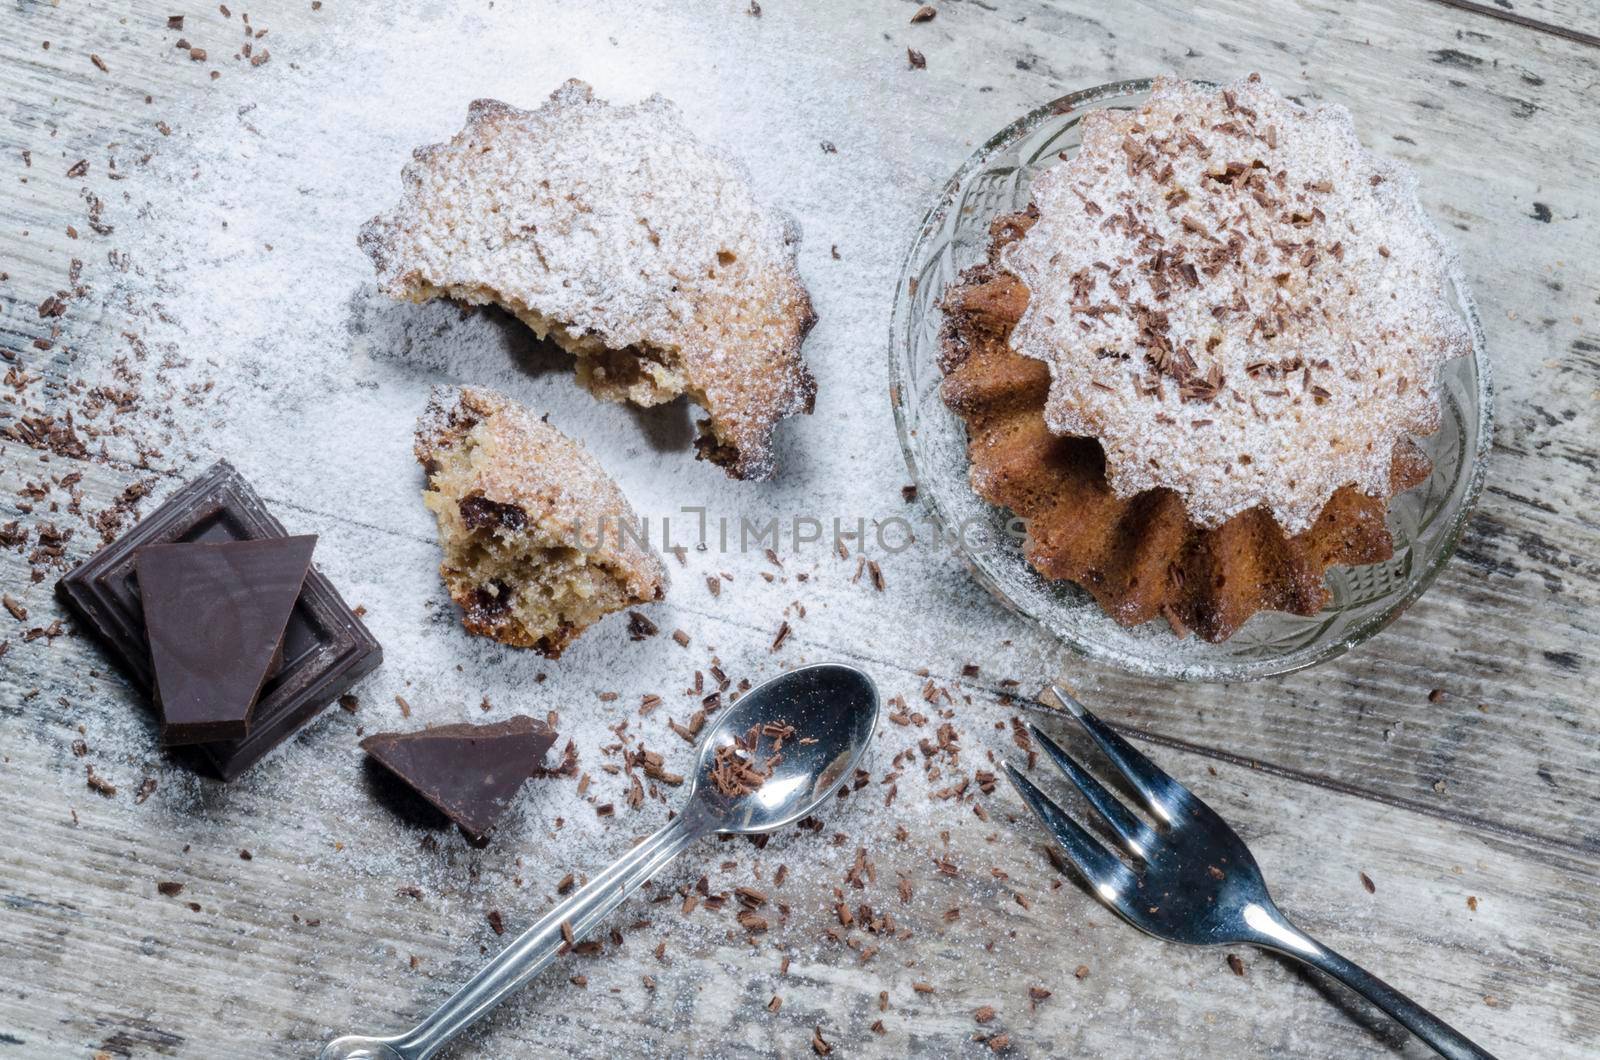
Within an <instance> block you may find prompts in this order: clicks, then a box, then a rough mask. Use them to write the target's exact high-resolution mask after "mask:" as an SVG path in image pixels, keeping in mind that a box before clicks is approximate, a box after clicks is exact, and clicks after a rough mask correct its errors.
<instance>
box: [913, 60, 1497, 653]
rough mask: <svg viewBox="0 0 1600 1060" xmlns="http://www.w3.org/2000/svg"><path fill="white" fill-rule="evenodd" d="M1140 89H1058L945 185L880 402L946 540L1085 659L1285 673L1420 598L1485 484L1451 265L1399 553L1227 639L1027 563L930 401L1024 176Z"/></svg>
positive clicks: (1475, 387) (1134, 98) (1481, 396)
mask: <svg viewBox="0 0 1600 1060" xmlns="http://www.w3.org/2000/svg"><path fill="white" fill-rule="evenodd" d="M1150 84H1151V83H1150V82H1149V81H1148V80H1140V81H1121V82H1118V83H1116V84H1110V85H1101V86H1100V87H1098V88H1091V89H1088V90H1086V91H1082V92H1076V93H1073V94H1072V95H1070V96H1063V97H1062V98H1060V99H1058V100H1056V101H1055V102H1053V103H1049V104H1046V105H1045V106H1043V107H1040V108H1039V109H1038V110H1036V111H1034V112H1033V113H1031V114H1029V115H1027V116H1026V117H1023V118H1021V119H1019V120H1018V121H1015V122H1013V123H1011V124H1010V125H1008V126H1007V127H1006V128H1004V129H1002V130H1001V131H1000V132H999V133H997V134H996V135H995V136H994V137H993V138H992V139H991V140H990V141H989V142H988V143H986V144H984V145H983V147H981V148H980V149H979V150H978V151H977V153H976V154H974V155H973V156H972V157H971V158H970V159H968V160H967V162H966V164H965V165H963V166H962V167H961V168H960V169H959V170H957V171H956V174H955V176H953V177H951V178H950V183H949V184H947V185H946V186H945V188H944V190H943V191H942V192H940V194H939V198H938V200H937V201H936V202H935V203H934V204H933V208H932V209H930V210H929V211H928V213H927V216H926V217H924V218H923V221H922V226H921V228H920V229H919V230H918V232H917V236H916V239H915V240H914V241H913V242H912V244H911V250H910V253H908V254H907V255H906V261H905V266H904V268H903V269H902V270H901V274H900V281H899V287H898V289H897V290H896V293H895V306H894V317H893V320H892V322H891V324H890V341H889V373H890V382H891V386H890V391H889V392H890V398H891V401H892V402H893V404H894V414H895V423H896V426H897V427H898V429H899V432H900V444H901V447H902V448H903V449H904V451H905V456H906V463H907V465H908V466H909V467H910V469H911V475H912V478H913V479H914V480H915V482H916V484H917V489H918V495H919V496H920V497H923V498H926V500H927V502H928V504H929V506H930V508H931V511H932V515H933V518H934V519H935V520H936V521H937V523H938V524H939V526H940V527H941V529H942V531H943V533H944V535H945V539H946V540H951V541H954V542H955V543H957V545H958V546H959V551H960V553H961V555H962V557H963V558H964V560H965V561H966V563H967V566H968V567H969V568H970V569H971V571H972V573H973V575H974V577H976V578H977V580H978V581H979V582H981V583H982V584H983V585H984V586H985V587H986V588H987V589H988V590H989V591H990V592H992V593H993V594H994V595H995V596H997V597H998V598H999V599H1000V600H1002V601H1003V602H1005V603H1006V604H1007V605H1009V606H1010V607H1011V608H1013V609H1014V610H1016V611H1018V612H1020V613H1022V614H1024V615H1026V616H1028V617H1029V618H1031V619H1033V620H1034V621H1036V622H1038V623H1039V624H1040V625H1042V626H1043V627H1044V628H1045V629H1047V630H1049V631H1050V632H1051V633H1052V634H1054V635H1055V636H1057V637H1059V638H1060V639H1061V640H1062V641H1064V642H1065V643H1066V644H1068V645H1069V646H1071V647H1072V648H1074V649H1076V650H1077V651H1079V652H1081V653H1083V654H1084V655H1086V656H1088V657H1090V658H1092V659H1095V660H1098V661H1100V662H1105V663H1109V664H1111V665H1113V666H1117V667H1121V668H1122V669H1125V670H1130V671H1133V672H1135V673H1141V674H1149V675H1153V676H1161V677H1171V678H1181V679H1187V680H1215V681H1232V680H1239V679H1242V678H1255V677H1266V676H1269V675H1272V674H1282V673H1288V672H1289V671H1291V670H1298V669H1300V668H1302V667H1306V666H1312V665H1314V664H1316V663H1319V662H1323V661H1325V660H1327V659H1331V658H1334V657H1335V656H1337V655H1341V654H1343V653H1344V652H1347V651H1349V650H1350V649H1351V648H1353V647H1355V646H1356V645H1357V644H1360V643H1361V642H1362V641H1364V640H1366V639H1367V638H1368V637H1370V636H1372V635H1373V634H1374V633H1376V632H1378V630H1380V629H1382V628H1383V627H1384V626H1386V625H1388V624H1389V622H1391V621H1392V620H1393V619H1394V618H1395V617H1396V616H1397V615H1399V614H1400V613H1401V612H1402V611H1404V610H1405V609H1406V608H1407V607H1408V606H1409V605H1410V604H1411V603H1412V601H1414V600H1416V599H1417V598H1418V597H1419V596H1421V595H1422V593H1423V591H1424V590H1426V589H1427V587H1428V586H1429V584H1431V583H1432V581H1433V579H1434V577H1435V576H1436V575H1437V574H1438V573H1439V570H1440V569H1441V568H1442V567H1443V566H1444V563H1445V561H1446V560H1447V559H1449V558H1450V554H1451V553H1452V552H1453V551H1455V547H1456V542H1457V541H1458V540H1459V539H1460V537H1461V531H1462V529H1463V527H1464V526H1465V524H1466V521H1467V517H1468V516H1469V515H1470V514H1471V512H1472V506H1473V504H1474V503H1475V502H1476V500H1477V498H1478V492H1479V490H1480V489H1481V487H1482V485H1483V474H1484V467H1485V458H1486V456H1487V454H1488V449H1489V443H1490V436H1491V433H1492V432H1491V430H1490V417H1491V412H1492V406H1493V400H1492V392H1491V388H1490V380H1489V366H1488V363H1487V361H1486V359H1485V356H1484V351H1483V329H1482V327H1481V325H1480V324H1479V322H1478V314H1477V310H1476V308H1475V307H1474V305H1473V302H1472V296H1471V294H1470V293H1469V292H1468V291H1467V288H1466V286H1465V284H1464V283H1463V282H1462V280H1461V277H1460V275H1459V273H1458V270H1457V269H1456V268H1455V266H1454V264H1453V263H1452V265H1451V270H1450V277H1451V285H1452V291H1453V294H1454V299H1455V303H1456V306H1457V308H1458V309H1459V310H1460V312H1461V314H1462V316H1463V318H1464V319H1465V320H1466V322H1467V324H1468V326H1469V328H1470V330H1471V333H1472V356H1471V357H1460V358H1457V359H1455V360H1453V361H1450V362H1449V363H1447V364H1446V365H1445V367H1444V369H1443V370H1442V372H1441V374H1440V393H1441V397H1442V405H1443V417H1442V422H1441V424H1440V428H1439V430H1438V431H1437V432H1435V433H1434V434H1433V435H1431V436H1429V437H1427V438H1419V439H1417V441H1418V442H1419V443H1420V444H1421V446H1422V448H1423V449H1424V450H1425V451H1426V452H1427V454H1428V456H1429V457H1430V458H1431V459H1432V460H1433V474H1432V475H1430V476H1429V477H1428V480H1427V481H1426V482H1424V483H1423V484H1422V485H1420V486H1418V487H1417V488H1416V489H1413V490H1408V491H1407V492H1405V493H1402V494H1400V495H1399V496H1397V497H1395V498H1394V499H1393V501H1391V502H1390V505H1389V529H1390V531H1391V532H1392V533H1393V535H1394V544H1395V552H1394V557H1393V558H1392V559H1390V560H1388V561H1387V562H1384V563H1373V564H1369V565H1366V566H1361V567H1333V568H1330V569H1329V571H1328V586H1329V588H1330V589H1331V590H1332V599H1331V601H1330V602H1329V604H1328V606H1327V607H1326V608H1324V609H1323V611H1322V612H1321V613H1319V614H1316V615H1312V616H1309V617H1301V616H1298V615H1290V614H1285V613H1282V612H1261V613H1260V614H1257V615H1256V616H1255V617H1254V618H1252V619H1251V620H1250V621H1249V622H1247V623H1245V625H1244V626H1242V627H1241V628H1240V629H1239V630H1238V631H1237V632H1236V633H1234V635H1233V636H1232V637H1231V638H1229V639H1228V640H1226V641H1224V642H1223V643H1221V644H1209V643H1207V642H1205V641H1203V640H1201V639H1199V638H1198V637H1194V636H1190V637H1186V638H1183V639H1180V638H1178V637H1177V636H1175V635H1174V634H1173V633H1172V631H1171V629H1170V628H1169V627H1168V626H1167V624H1166V622H1165V621H1163V620H1159V619H1158V620H1156V621H1153V622H1147V623H1145V624H1144V625H1142V626H1139V627H1136V628H1133V629H1125V628H1123V627H1122V626H1119V625H1117V624H1116V623H1115V622H1114V621H1112V620H1111V619H1110V618H1108V617H1107V616H1106V614H1105V613H1104V612H1103V611H1102V610H1101V609H1100V607H1099V605H1098V604H1096V603H1095V602H1094V599H1093V598H1092V597H1090V596H1089V594H1088V593H1086V592H1084V591H1083V590H1081V589H1079V588H1078V587H1077V586H1075V585H1072V584H1070V583H1067V582H1049V581H1046V580H1045V579H1044V578H1042V577H1040V576H1039V575H1038V573H1037V572H1035V571H1034V569H1033V568H1032V567H1031V566H1029V565H1028V563H1027V561H1026V560H1025V559H1024V558H1023V554H1022V547H1021V541H1020V539H1019V537H1018V536H1017V535H1016V534H1015V533H1012V532H1010V531H1009V529H1008V523H1011V522H1012V521H1013V518H1014V517H1013V516H1012V515H1011V513H1009V512H1007V511H1005V510H1003V509H999V508H996V507H994V506H992V505H990V504H988V503H987V502H985V501H983V500H982V499H981V498H979V497H978V496H977V494H975V493H974V492H973V491H972V489H971V487H970V485H969V484H968V478H967V472H968V467H967V450H966V446H967V436H966V428H965V426H964V425H963V423H962V422H961V420H960V418H959V417H957V416H956V415H955V414H954V413H953V412H951V411H950V410H949V409H947V408H946V407H945V405H944V402H943V401H941V400H940V398H939V384H940V382H941V378H942V377H941V375H940V373H939V368H938V350H939V328H940V325H941V323H942V314H941V313H940V310H939V303H940V301H941V300H942V299H943V297H944V291H945V288H946V286H947V285H949V284H950V283H952V282H954V281H955V280H956V278H957V276H958V274H959V273H960V272H961V270H963V269H965V268H967V267H968V266H971V265H973V264H976V263H977V262H979V261H981V260H983V258H984V257H985V255H986V254H987V251H988V243H989V222H990V221H991V220H993V219H994V218H995V217H996V216H998V215H1000V214H1006V213H1012V212H1014V211H1017V210H1021V209H1022V208H1024V207H1025V206H1026V205H1027V203H1028V199H1029V188H1030V186H1031V184H1032V182H1033V179H1034V178H1035V177H1036V176H1038V175H1039V174H1040V173H1042V172H1043V171H1044V170H1045V169H1047V168H1048V167H1050V166H1052V165H1055V164H1057V163H1058V162H1059V161H1060V159H1061V153H1062V152H1065V153H1066V155H1067V157H1071V156H1072V155H1073V154H1074V153H1076V152H1077V149H1078V146H1079V136H1078V124H1079V122H1080V121H1081V120H1082V118H1083V116H1084V115H1085V114H1086V113H1088V112H1089V111H1091V110H1094V109H1097V108H1102V107H1111V108H1115V109H1122V110H1132V109H1135V108H1137V107H1138V106H1139V105H1140V104H1142V103H1143V102H1144V101H1145V99H1146V98H1147V97H1148V96H1149V92H1150Z"/></svg>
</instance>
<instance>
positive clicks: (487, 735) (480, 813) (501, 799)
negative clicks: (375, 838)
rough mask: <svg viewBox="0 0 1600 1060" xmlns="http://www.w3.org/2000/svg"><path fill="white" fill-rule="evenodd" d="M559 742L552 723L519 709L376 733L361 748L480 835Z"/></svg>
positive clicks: (472, 833) (463, 827)
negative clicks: (483, 720) (465, 721)
mask: <svg viewBox="0 0 1600 1060" xmlns="http://www.w3.org/2000/svg"><path fill="white" fill-rule="evenodd" d="M555 742H556V734H555V731H554V730H552V729H551V728H550V726H548V725H546V724H545V723H544V722H542V721H537V720H535V719H533V718H529V717H524V716H521V715H519V716H517V717H515V718H510V719H508V720H506V721H498V722H494V723H493V724H490V725H440V726H438V727H436V728H432V729H422V730H420V731H418V732H380V733H374V734H372V735H371V736H368V737H367V738H366V739H365V740H362V741H361V749H362V750H363V751H365V752H367V754H369V755H371V756H372V757H373V758H375V759H377V760H378V762H379V763H381V764H382V765H383V766H384V767H385V768H387V769H388V770H389V771H390V772H392V773H394V774H395V776H397V777H399V778H400V779H401V780H403V781H405V782H406V783H407V784H408V785H410V786H411V788H412V789H413V790H414V791H416V793H417V794H418V795H421V796H422V797H423V798H424V799H427V800H428V801H429V802H430V803H432V804H433V805H434V806H437V807H438V808H439V809H440V810H441V811H442V812H443V813H444V815H445V816H446V817H448V818H450V820H452V821H454V822H455V823H456V824H458V825H460V826H461V830H462V831H464V832H466V833H467V834H468V835H469V836H471V837H472V838H474V839H479V840H481V839H482V838H483V836H484V833H486V832H487V831H488V830H489V826H490V825H492V824H494V821H495V818H497V817H499V816H500V815H501V814H502V813H504V812H505V809H506V807H507V806H510V805H511V800H512V799H513V798H514V797H515V796H516V794H517V791H518V789H520V788H521V787H522V782H523V781H525V780H527V779H528V778H529V777H530V776H532V775H533V774H534V773H535V772H537V771H538V770H539V769H540V768H541V767H542V766H543V765H544V753H545V752H546V751H548V750H549V749H550V745H551V744H553V743H555Z"/></svg>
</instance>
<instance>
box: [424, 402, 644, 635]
mask: <svg viewBox="0 0 1600 1060" xmlns="http://www.w3.org/2000/svg"><path fill="white" fill-rule="evenodd" d="M415 452H416V455H417V461H418V462H419V463H420V464H422V466H423V468H424V469H426V471H427V475H428V488H427V489H426V490H424V491H423V494H422V500H423V503H424V504H426V505H427V507H428V510H429V511H431V512H433V513H434V515H435V517H436V518H437V519H438V521H439V544H440V546H441V547H442V548H443V549H444V562H443V563H442V564H440V567H439V573H440V574H441V575H443V577H444V581H445V585H446V587H448V588H449V590H450V596H451V598H452V599H453V600H455V602H456V603H457V604H458V605H459V606H460V607H461V612H462V623H463V625H465V626H466V628H467V630H468V631H469V632H471V633H475V634H478V635H480V636H485V637H493V638H494V639H495V640H498V641H500V642H501V643H503V644H510V645H514V646H516V647H519V648H533V649H535V650H536V651H538V652H540V653H541V654H543V655H546V656H549V657H550V658H552V659H553V658H556V657H558V656H559V655H560V654H561V652H562V650H563V649H565V648H566V646H567V645H568V644H570V643H572V641H573V639H574V638H576V637H577V636H578V634H580V633H582V632H583V631H584V630H585V629H587V628H588V627H589V626H591V625H593V624H594V623H595V622H597V621H599V620H600V619H601V618H603V617H605V616H606V615H608V614H610V613H611V612H613V611H619V610H621V609H623V608H625V607H630V606H633V605H635V604H642V603H647V602H649V601H651V600H659V599H661V597H662V595H663V593H664V592H665V588H666V577H665V572H664V571H663V569H662V566H661V561H660V559H659V558H658V557H657V556H656V554H655V553H654V552H653V551H651V549H650V547H649V546H648V544H646V543H645V541H644V540H643V534H642V533H641V532H640V527H639V521H638V519H637V517H636V516H635V515H634V513H633V509H632V507H630V506H629V504H628V500H627V498H626V497H624V496H623V494H622V490H621V489H619V488H618V487H617V484H616V483H615V482H613V481H612V480H611V477H610V476H609V475H607V474H606V472H605V469H604V468H602V467H601V466H600V463H599V461H597V460H596V459H595V458H594V457H593V456H592V455H591V454H590V453H589V451H588V450H587V449H585V448H584V447H583V445H582V444H581V443H579V442H576V441H573V440H572V439H571V438H568V437H567V436H566V435H564V434H562V433H561V432H560V431H558V430H556V428H554V427H552V426H550V425H549V424H548V423H545V422H544V421H543V420H541V419H540V418H539V417H537V416H535V415H534V414H533V413H532V412H530V411H529V410H528V409H526V408H524V407H523V406H521V405H518V404H517V403H515V402H513V401H511V400H510V399H509V398H507V397H506V396H505V395H503V394H500V393H498V392H496V391H493V390H486V389H480V388H477V387H459V388H455V387H438V388H435V390H434V392H433V395H432V398H431V400H430V401H429V404H428V408H427V411H426V412H424V413H423V415H422V418H421V419H420V420H419V421H418V423H417V433H416V444H415Z"/></svg>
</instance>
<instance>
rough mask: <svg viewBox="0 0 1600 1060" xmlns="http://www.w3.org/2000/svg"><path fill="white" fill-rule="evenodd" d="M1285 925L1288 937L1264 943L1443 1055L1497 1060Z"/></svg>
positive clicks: (1466, 1059)
mask: <svg viewBox="0 0 1600 1060" xmlns="http://www.w3.org/2000/svg"><path fill="white" fill-rule="evenodd" d="M1284 926H1285V927H1288V931H1287V932H1285V937H1279V938H1275V939H1274V940H1273V941H1272V942H1270V943H1262V944H1263V945H1265V946H1267V948H1268V949H1272V950H1277V951H1278V952H1279V953H1285V954H1288V955H1289V956H1290V957H1294V958H1295V959H1297V960H1300V961H1304V962H1305V963H1306V964H1309V965H1311V967H1313V968H1316V969H1318V970H1320V971H1323V972H1326V973H1328V974H1329V975H1331V976H1333V977H1334V978H1335V979H1337V980H1339V982H1341V983H1343V984H1344V985H1345V986H1348V987H1349V988H1350V989H1352V990H1354V991H1355V992H1356V993H1358V994H1360V995H1361V996H1362V997H1364V998H1366V999H1367V1000H1368V1001H1370V1002H1372V1003H1373V1004H1374V1005H1377V1006H1378V1007H1379V1008H1381V1009H1383V1011H1385V1012H1387V1013H1388V1014H1389V1015H1391V1016H1393V1017H1394V1018H1395V1019H1396V1020H1398V1021H1399V1022H1400V1023H1401V1024H1403V1025H1404V1026H1405V1027H1406V1028H1407V1029H1408V1030H1410V1031H1411V1033H1412V1034H1415V1035H1416V1036H1417V1037H1418V1038H1421V1039H1422V1040H1423V1041H1424V1042H1426V1043H1428V1045H1429V1046H1431V1047H1432V1048H1433V1051H1434V1052H1436V1053H1438V1054H1439V1055H1440V1056H1444V1057H1449V1058H1450V1060H1494V1056H1493V1055H1492V1054H1491V1053H1490V1052H1489V1051H1488V1050H1486V1049H1484V1048H1483V1047H1482V1046H1480V1045H1478V1044H1477V1043H1475V1042H1473V1041H1472V1040H1471V1039H1470V1038H1468V1037H1467V1036H1466V1035H1465V1034H1462V1033H1461V1032H1460V1031H1458V1030H1456V1029H1455V1028H1454V1027H1452V1026H1450V1024H1448V1023H1446V1022H1445V1021H1444V1020H1442V1019H1440V1018H1439V1017H1438V1016H1435V1015H1434V1014H1433V1013H1431V1012H1429V1011H1428V1010H1427V1009H1425V1008H1423V1007H1422V1006H1421V1005H1419V1004H1417V1003H1416V1002H1415V1001H1413V1000H1411V999H1410V998H1409V997H1406V996H1405V995H1404V994H1402V993H1401V992H1400V991H1398V990H1396V989H1395V988H1394V987H1392V986H1390V985H1389V984H1388V983H1386V982H1384V981H1383V980H1382V979H1379V978H1378V977H1377V976H1375V975H1373V974H1372V973H1371V972H1369V971H1367V970H1366V969H1365V968H1363V967H1361V966H1360V965H1359V964H1357V963H1355V962H1354V961H1352V960H1350V959H1349V958H1348V957H1344V956H1342V955H1341V954H1339V953H1336V952H1334V951H1333V950H1330V949H1329V948H1328V947H1326V946H1324V945H1323V944H1322V943H1320V942H1318V941H1317V940H1316V939H1313V938H1312V937H1311V936H1309V935H1307V934H1305V933H1304V932H1302V931H1299V930H1298V929H1295V928H1293V927H1289V926H1288V925H1287V924H1285V925H1284Z"/></svg>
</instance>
